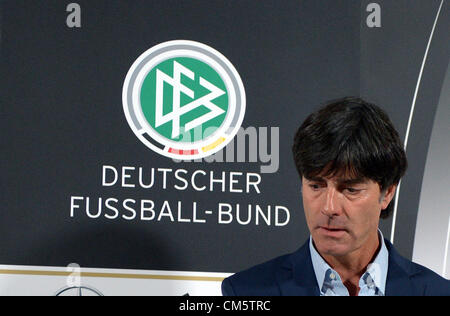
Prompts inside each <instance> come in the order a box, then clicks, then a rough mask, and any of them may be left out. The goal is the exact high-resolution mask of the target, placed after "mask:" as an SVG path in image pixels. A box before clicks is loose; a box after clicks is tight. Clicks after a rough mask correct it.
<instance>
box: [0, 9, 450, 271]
mask: <svg viewBox="0 0 450 316" xmlns="http://www.w3.org/2000/svg"><path fill="white" fill-rule="evenodd" d="M76 2H77V3H78V4H80V6H81V9H82V27H81V28H80V29H70V28H68V27H67V26H66V17H67V15H68V13H67V12H66V11H65V10H66V6H67V4H68V3H69V1H60V0H54V1H24V0H22V1H17V0H14V1H12V0H11V1H9V0H3V1H1V7H0V10H1V11H0V16H2V18H1V20H0V21H1V65H0V67H1V68H0V69H1V72H0V73H1V77H0V89H1V94H0V98H1V99H0V100H1V108H0V111H1V112H0V113H1V118H0V119H1V125H2V134H1V136H0V139H1V146H2V160H1V162H2V163H1V166H0V172H1V187H2V190H1V193H0V194H1V202H2V203H1V212H0V232H1V235H2V238H1V239H0V263H1V264H15V265H16V264H17V265H44V266H65V265H67V264H69V263H71V262H76V263H78V264H79V265H80V266H82V267H98V268H130V269H157V270H182V271H217V272H221V271H222V272H234V271H238V270H240V269H243V268H246V267H248V266H250V265H254V264H256V263H259V262H262V261H264V260H268V259H270V258H272V257H275V256H277V255H280V254H283V253H286V252H290V251H294V250H295V249H297V248H298V247H299V246H300V245H301V244H302V243H303V242H304V241H305V240H306V238H307V237H308V235H309V233H308V231H307V227H306V223H305V220H304V216H303V210H302V206H301V198H300V183H299V181H298V177H297V174H296V171H295V168H294V164H293V162H292V158H291V154H290V146H291V142H292V138H293V135H294V133H295V130H296V128H297V127H298V126H299V124H301V122H302V121H303V120H304V119H305V117H306V116H307V115H308V114H309V113H310V112H311V111H313V110H314V109H315V108H316V107H317V105H318V104H320V103H323V102H324V101H326V100H329V99H333V98H338V97H341V96H344V95H361V96H363V97H367V98H368V99H369V100H370V101H373V102H375V103H379V104H380V105H381V106H382V107H384V108H385V109H386V110H387V111H388V113H389V114H390V115H391V118H392V120H393V122H394V124H395V126H396V127H397V128H398V130H399V132H400V134H401V135H402V137H403V138H404V136H405V132H406V126H407V122H408V117H409V113H410V109H411V102H412V98H413V94H414V91H415V88H416V83H417V78H418V75H419V71H420V67H421V63H422V61H423V57H424V53H425V48H426V46H427V42H428V39H429V36H430V32H431V28H432V26H433V22H434V20H435V17H436V13H437V9H438V7H439V5H440V3H441V1H438V0H433V1H431V0H424V1H377V3H379V4H380V5H381V9H382V11H381V13H382V16H381V17H382V26H381V28H368V27H367V25H365V19H366V16H367V15H368V14H369V13H368V12H366V10H365V9H366V6H367V4H368V3H369V2H370V1H351V0H348V1H331V0H330V1H323V0H322V1H317V0H309V1H306V0H304V1H287V0H286V1H275V0H274V1H269V0H260V1H249V0H239V1H237V0H230V1H203V0H202V1H184V0H183V1H182V0H177V1H173V0H172V1H168V0H164V1H116V0H105V1H100V0H96V1H76ZM441 14H442V16H441V18H440V19H439V23H438V24H437V27H436V31H435V34H434V39H433V42H432V45H431V48H430V52H429V56H428V58H429V60H428V62H427V64H426V66H425V68H424V73H423V81H422V84H421V87H420V92H419V95H418V98H417V103H416V113H415V114H414V118H413V121H412V127H411V135H412V137H411V136H410V143H409V144H408V149H407V154H408V157H409V161H410V169H409V171H408V173H407V175H406V177H405V180H404V182H403V184H402V187H401V192H400V200H399V208H398V210H399V211H398V217H397V223H398V225H397V226H396V234H395V245H396V246H397V248H398V250H399V251H400V252H401V253H402V254H403V255H405V256H406V257H409V258H411V256H412V247H413V241H414V228H415V221H416V216H417V208H418V202H419V201H418V198H419V192H420V185H421V183H422V176H423V166H424V164H425V159H426V157H425V155H426V152H427V150H426V149H427V148H428V141H429V136H430V133H431V127H432V123H433V118H434V113H435V109H436V105H437V102H438V99H439V93H440V88H441V87H442V82H443V76H444V72H445V69H446V67H447V64H448V58H449V40H448V29H449V4H448V3H447V2H446V3H445V4H444V6H443V8H442V12H441ZM446 31H447V32H446ZM174 39H188V40H194V41H198V42H201V43H204V44H207V45H209V46H211V47H213V48H215V49H216V50H218V51H220V52H221V53H222V54H223V55H225V56H226V57H227V58H228V59H229V60H230V61H231V62H232V63H233V65H234V66H235V67H236V69H237V71H238V72H239V74H240V76H241V78H242V80H243V83H244V86H245V90H246V94H247V112H246V116H245V119H244V123H243V127H249V126H254V127H279V128H280V168H279V170H278V172H277V173H274V174H263V175H262V179H263V181H262V184H261V186H260V187H261V191H262V194H261V195H257V194H250V195H245V194H239V195H236V194H231V193H214V194H206V193H201V192H195V191H193V190H187V191H184V192H181V193H180V192H178V191H174V190H172V191H171V190H165V191H163V190H159V191H158V190H151V191H148V190H141V189H134V190H133V189H128V190H127V189H120V188H119V189H117V188H103V187H101V166H102V165H114V166H137V167H138V166H142V167H147V168H150V167H162V168H173V169H176V168H184V169H187V170H191V171H193V170H197V169H204V170H207V171H209V170H215V171H217V172H222V171H241V172H259V167H260V166H259V164H258V163H226V164H224V163H211V164H199V163H195V164H194V163H181V164H177V163H174V162H172V161H171V160H170V159H167V158H164V157H161V156H159V155H157V154H156V153H153V152H152V151H150V150H149V149H147V148H146V147H145V146H144V145H142V144H141V143H140V141H139V140H138V139H137V138H136V137H135V136H134V134H133V133H132V131H131V129H130V128H129V126H128V124H127V122H126V120H125V117H124V114H123V110H122V103H121V93H122V85H123V81H124V78H125V75H126V73H127V72H128V69H129V68H130V66H131V64H132V63H133V61H134V60H135V59H136V58H137V57H138V56H139V55H140V54H141V53H143V52H144V51H145V50H147V49H149V48H150V47H152V46H154V45H156V44H158V43H161V42H165V41H168V40H174ZM74 195H79V196H90V197H92V198H96V197H98V196H103V197H116V198H118V199H121V198H123V199H125V198H134V199H141V198H147V199H153V200H155V201H163V200H174V201H177V200H181V201H183V202H186V204H189V203H190V204H191V203H192V201H197V202H198V203H199V204H200V205H202V208H204V209H208V207H211V208H212V207H214V206H215V205H217V203H218V202H227V203H230V204H235V203H240V204H242V205H246V204H248V203H250V204H256V203H259V204H262V205H265V204H271V205H274V204H277V205H284V206H286V207H288V208H289V210H290V213H291V220H290V223H289V225H287V226H284V227H265V226H255V225H249V226H241V225H237V224H230V225H218V224H215V223H208V224H207V225H201V224H192V223H191V224H186V223H170V224H167V223H154V222H152V223H147V222H138V221H132V222H127V221H123V220H115V221H110V220H107V219H105V218H101V219H95V220H93V219H88V218H87V217H86V216H77V217H75V218H70V217H69V209H70V196H74ZM391 228H392V220H387V221H384V222H382V223H381V229H382V231H383V234H384V235H385V237H387V238H389V237H390V234H391Z"/></svg>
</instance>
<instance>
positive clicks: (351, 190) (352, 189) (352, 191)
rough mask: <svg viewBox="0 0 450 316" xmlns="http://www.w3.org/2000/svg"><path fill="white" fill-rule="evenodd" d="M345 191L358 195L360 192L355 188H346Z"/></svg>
mask: <svg viewBox="0 0 450 316" xmlns="http://www.w3.org/2000/svg"><path fill="white" fill-rule="evenodd" d="M345 190H346V191H347V192H348V193H350V194H356V193H358V192H359V191H360V190H358V189H355V188H345Z"/></svg>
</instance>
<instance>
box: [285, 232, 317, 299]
mask: <svg viewBox="0 0 450 316" xmlns="http://www.w3.org/2000/svg"><path fill="white" fill-rule="evenodd" d="M277 282H278V285H279V288H280V291H281V293H280V294H281V295H284V296H319V295H320V291H319V286H318V285H317V280H316V275H315V273H314V269H313V265H312V261H311V254H310V251H309V241H308V242H306V243H305V244H304V245H303V246H302V247H301V248H300V249H299V250H297V251H296V252H294V253H293V254H291V255H290V256H288V257H287V258H286V260H285V262H284V263H283V265H282V266H281V268H280V269H279V270H278V271H277Z"/></svg>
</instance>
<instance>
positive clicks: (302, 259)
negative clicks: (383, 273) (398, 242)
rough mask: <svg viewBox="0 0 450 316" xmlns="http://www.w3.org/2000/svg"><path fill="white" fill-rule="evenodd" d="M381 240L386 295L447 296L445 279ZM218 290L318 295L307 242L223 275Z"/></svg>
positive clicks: (448, 289) (449, 283)
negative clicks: (385, 262)
mask: <svg viewBox="0 0 450 316" xmlns="http://www.w3.org/2000/svg"><path fill="white" fill-rule="evenodd" d="M385 243H386V247H387V249H388V251H389V267H388V274H387V280H386V290H385V292H386V293H385V295H386V296H396V295H402V296H425V295H432V296H433V295H436V296H437V295H439V296H442V295H448V296H450V281H449V280H446V279H444V278H442V277H441V276H439V275H438V274H436V273H434V272H433V271H431V270H430V269H428V268H425V267H423V266H421V265H419V264H416V263H414V262H411V261H409V260H407V259H405V258H403V257H402V256H400V254H398V252H397V251H396V250H395V249H394V247H393V245H392V244H391V243H390V242H389V241H387V240H385ZM222 293H223V295H226V296H229V295H238V296H279V295H291V296H293V295H295V296H303V295H307V296H318V295H320V290H319V286H318V284H317V280H316V275H315V273H314V269H313V265H312V261H311V255H310V251H309V242H306V243H305V244H304V245H303V246H302V247H301V248H300V249H299V250H297V251H296V252H294V253H292V254H288V255H284V256H281V257H278V258H275V259H273V260H270V261H268V262H266V263H262V264H260V265H257V266H255V267H252V268H250V269H248V270H245V271H242V272H239V273H236V274H234V275H232V276H230V277H228V278H226V279H225V280H224V281H223V282H222Z"/></svg>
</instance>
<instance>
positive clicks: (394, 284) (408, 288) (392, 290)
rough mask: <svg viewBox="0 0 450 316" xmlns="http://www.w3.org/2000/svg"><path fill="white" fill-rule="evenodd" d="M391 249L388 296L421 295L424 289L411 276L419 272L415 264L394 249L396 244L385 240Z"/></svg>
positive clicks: (387, 286) (387, 282)
mask: <svg viewBox="0 0 450 316" xmlns="http://www.w3.org/2000/svg"><path fill="white" fill-rule="evenodd" d="M385 243H386V247H387V248H388V251H389V267H388V275H387V280H386V293H385V295H386V296H416V295H421V294H422V293H423V291H424V289H420V288H417V286H416V285H415V284H414V283H413V282H412V281H411V276H413V275H414V274H416V273H417V271H416V269H415V268H414V266H413V265H412V264H411V263H410V262H409V261H408V260H406V259H405V258H403V257H402V256H400V254H399V253H398V252H397V251H396V250H395V249H394V246H393V245H392V244H391V243H390V242H389V241H387V240H385Z"/></svg>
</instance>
